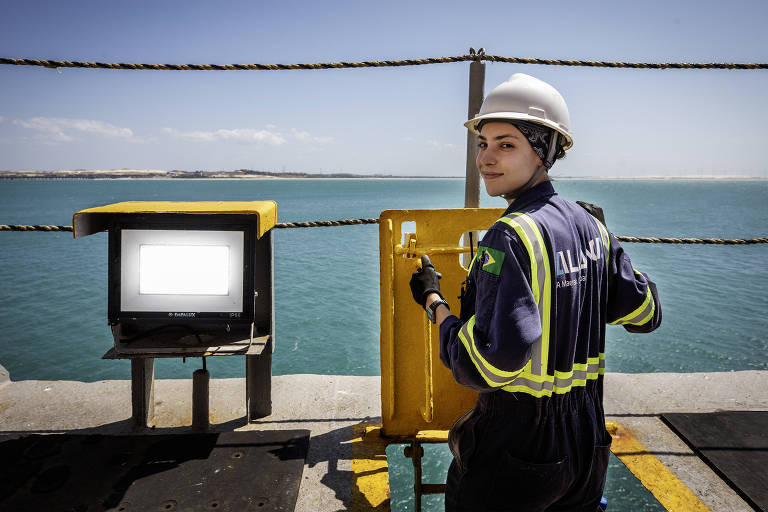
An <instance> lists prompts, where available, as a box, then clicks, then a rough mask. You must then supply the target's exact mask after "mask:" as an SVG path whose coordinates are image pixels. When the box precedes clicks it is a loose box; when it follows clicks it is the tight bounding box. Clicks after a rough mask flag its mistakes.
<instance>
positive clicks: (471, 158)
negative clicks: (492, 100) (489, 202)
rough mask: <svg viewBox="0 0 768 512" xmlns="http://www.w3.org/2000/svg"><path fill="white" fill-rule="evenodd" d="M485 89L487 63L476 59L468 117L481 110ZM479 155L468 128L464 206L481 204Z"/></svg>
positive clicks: (471, 71) (470, 65)
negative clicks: (476, 161) (477, 161)
mask: <svg viewBox="0 0 768 512" xmlns="http://www.w3.org/2000/svg"><path fill="white" fill-rule="evenodd" d="M484 53H485V51H484V50H483V49H482V48H481V49H480V52H479V53H478V54H477V55H478V56H479V55H482V54H484ZM484 89H485V63H484V62H483V61H481V60H479V59H478V60H474V61H472V62H471V63H470V64H469V102H468V105H469V108H468V110H467V119H472V118H473V117H475V116H476V115H477V113H478V112H480V107H481V106H482V104H483V96H484V94H485V93H484ZM476 157H477V136H476V135H475V134H474V133H472V132H471V131H469V130H467V168H466V171H467V173H466V183H465V186H464V208H478V207H479V206H480V174H479V173H478V172H477V167H476V166H475V158H476Z"/></svg>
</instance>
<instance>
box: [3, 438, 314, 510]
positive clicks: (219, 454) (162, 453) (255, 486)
mask: <svg viewBox="0 0 768 512" xmlns="http://www.w3.org/2000/svg"><path fill="white" fill-rule="evenodd" d="M308 448H309V431H308V430H279V431H246V432H223V433H205V434H168V435H165V434H164V435H152V434H150V435H124V436H106V435H76V434H51V435H27V436H20V437H16V438H8V437H6V438H0V461H2V464H0V510H13V511H15V512H27V511H29V512H32V511H34V512H37V511H41V510H51V511H54V510H56V511H66V512H92V511H105V510H109V511H117V512H134V511H142V512H144V511H163V512H165V511H167V512H171V511H182V510H183V511H211V510H215V511H221V512H223V511H232V512H241V511H256V510H258V511H260V512H262V511H268V510H270V511H278V510H279V511H290V510H294V506H295V504H296V498H297V496H298V491H299V485H300V483H301V475H302V472H303V469H304V462H305V460H306V456H307V450H308Z"/></svg>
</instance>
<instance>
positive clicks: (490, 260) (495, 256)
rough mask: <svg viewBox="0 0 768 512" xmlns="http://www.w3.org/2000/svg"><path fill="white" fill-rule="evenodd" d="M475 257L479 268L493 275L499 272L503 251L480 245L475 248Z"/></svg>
mask: <svg viewBox="0 0 768 512" xmlns="http://www.w3.org/2000/svg"><path fill="white" fill-rule="evenodd" d="M477 258H478V259H477V261H478V263H479V264H480V269H481V270H484V271H486V272H488V273H489V274H493V275H495V276H497V275H499V274H500V273H501V265H502V264H503V263H504V251H499V250H497V249H491V248H490V247H483V246H482V245H481V246H480V247H478V248H477Z"/></svg>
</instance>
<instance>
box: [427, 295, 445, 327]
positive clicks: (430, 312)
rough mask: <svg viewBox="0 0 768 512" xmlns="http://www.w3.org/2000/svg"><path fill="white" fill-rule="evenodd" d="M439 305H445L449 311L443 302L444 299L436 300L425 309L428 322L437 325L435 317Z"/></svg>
mask: <svg viewBox="0 0 768 512" xmlns="http://www.w3.org/2000/svg"><path fill="white" fill-rule="evenodd" d="M440 304H445V307H447V308H448V309H450V306H448V303H447V302H446V301H445V299H437V300H436V301H433V302H432V303H431V304H429V305H428V306H427V307H426V308H425V309H426V311H427V318H429V321H430V322H432V323H433V324H434V323H437V321H436V320H435V319H436V317H437V314H436V312H437V308H439V307H440Z"/></svg>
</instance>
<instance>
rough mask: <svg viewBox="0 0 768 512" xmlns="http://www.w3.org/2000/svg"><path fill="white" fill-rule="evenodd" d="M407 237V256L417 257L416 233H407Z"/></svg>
mask: <svg viewBox="0 0 768 512" xmlns="http://www.w3.org/2000/svg"><path fill="white" fill-rule="evenodd" d="M405 238H406V240H407V242H406V248H405V256H406V258H415V257H416V233H406V234H405Z"/></svg>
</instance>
